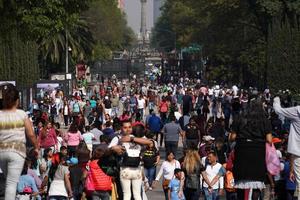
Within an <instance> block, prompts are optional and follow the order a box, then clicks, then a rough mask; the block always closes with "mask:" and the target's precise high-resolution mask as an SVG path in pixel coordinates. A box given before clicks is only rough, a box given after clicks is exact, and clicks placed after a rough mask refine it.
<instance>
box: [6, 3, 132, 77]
mask: <svg viewBox="0 0 300 200" xmlns="http://www.w3.org/2000/svg"><path fill="white" fill-rule="evenodd" d="M0 36H1V38H0V39H1V40H0V42H1V44H3V46H2V50H0V57H1V56H5V60H6V61H5V60H4V61H5V62H4V61H3V62H1V66H0V67H1V69H3V71H5V72H6V73H5V74H3V73H2V74H0V79H8V78H9V79H15V78H14V76H13V75H12V74H10V70H8V69H9V68H10V67H11V65H13V64H12V63H14V64H15V66H14V69H15V72H16V74H17V75H16V76H23V75H21V74H22V70H23V69H22V67H24V63H25V60H26V59H27V60H28V61H29V60H31V62H32V65H30V66H29V65H27V64H26V65H25V66H26V67H27V69H28V70H29V71H35V72H37V73H34V74H35V77H34V78H33V79H32V81H34V80H37V79H38V78H40V75H41V74H39V72H41V73H42V77H43V78H48V74H49V73H58V72H62V71H64V70H63V69H64V66H65V54H66V53H65V52H66V48H67V49H70V50H71V51H70V52H69V53H70V62H71V65H74V64H75V63H76V62H78V61H80V60H97V59H107V58H109V57H110V55H111V52H112V51H114V50H123V49H124V48H127V47H128V46H129V45H130V43H131V41H132V39H133V38H134V34H133V32H132V30H131V29H130V28H129V27H128V26H127V22H126V18H125V15H124V14H123V13H122V12H121V11H120V10H119V9H118V8H117V3H116V0H113V1H112V0H87V1H81V0H24V1H15V0H0ZM14 41H18V43H19V44H17V47H19V46H22V45H23V44H24V45H26V44H30V45H28V48H32V50H31V49H30V50H29V49H27V50H28V51H31V52H32V54H30V55H29V54H27V53H25V52H24V51H23V50H21V48H16V49H13V50H10V49H11V48H10V47H11V43H12V42H14ZM15 57H22V59H21V60H22V62H21V61H20V63H16V62H14V61H13V60H11V59H13V58H15ZM23 61H24V63H23ZM38 68H39V69H40V70H37V69H38ZM19 72H20V73H19ZM18 74H19V75H18Z"/></svg>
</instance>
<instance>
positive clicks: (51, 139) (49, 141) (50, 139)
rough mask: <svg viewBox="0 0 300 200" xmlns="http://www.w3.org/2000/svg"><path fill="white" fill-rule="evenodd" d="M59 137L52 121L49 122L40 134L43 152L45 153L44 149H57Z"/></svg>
mask: <svg viewBox="0 0 300 200" xmlns="http://www.w3.org/2000/svg"><path fill="white" fill-rule="evenodd" d="M57 143H58V141H57V137H56V132H55V129H54V128H53V127H52V123H51V122H47V123H46V126H45V127H44V128H43V130H42V131H41V133H40V134H39V144H40V147H41V153H42V155H43V154H44V149H47V148H51V149H52V150H53V151H56V150H58V149H57Z"/></svg>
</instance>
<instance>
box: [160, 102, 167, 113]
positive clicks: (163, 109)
mask: <svg viewBox="0 0 300 200" xmlns="http://www.w3.org/2000/svg"><path fill="white" fill-rule="evenodd" d="M159 111H160V112H162V113H166V112H168V104H167V102H162V103H161V105H160V110H159Z"/></svg>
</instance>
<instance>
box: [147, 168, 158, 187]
mask: <svg viewBox="0 0 300 200" xmlns="http://www.w3.org/2000/svg"><path fill="white" fill-rule="evenodd" d="M155 175H156V167H155V166H154V167H151V168H149V169H147V168H145V176H146V177H147V179H148V183H149V186H150V187H152V183H153V181H154V179H155Z"/></svg>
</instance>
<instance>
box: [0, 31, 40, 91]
mask: <svg viewBox="0 0 300 200" xmlns="http://www.w3.org/2000/svg"><path fill="white" fill-rule="evenodd" d="M37 54H38V52H37V45H36V44H35V43H34V42H24V41H22V40H21V36H20V33H19V32H18V31H17V30H16V29H12V30H10V31H9V32H7V33H6V34H2V35H1V37H0V80H14V81H16V83H17V86H18V87H19V88H25V87H32V84H33V83H34V82H35V81H36V80H38V78H39V67H38V62H37Z"/></svg>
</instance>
